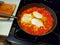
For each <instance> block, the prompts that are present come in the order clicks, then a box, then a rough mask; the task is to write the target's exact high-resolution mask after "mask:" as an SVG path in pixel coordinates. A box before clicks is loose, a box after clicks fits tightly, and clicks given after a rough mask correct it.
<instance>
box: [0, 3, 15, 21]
mask: <svg viewBox="0 0 60 45" xmlns="http://www.w3.org/2000/svg"><path fill="white" fill-rule="evenodd" d="M15 7H16V5H15V4H11V3H8V2H4V3H2V4H1V5H0V14H5V15H8V16H11V15H12V14H13V12H14V10H15ZM0 19H1V20H2V19H4V20H7V19H8V18H2V17H0Z"/></svg>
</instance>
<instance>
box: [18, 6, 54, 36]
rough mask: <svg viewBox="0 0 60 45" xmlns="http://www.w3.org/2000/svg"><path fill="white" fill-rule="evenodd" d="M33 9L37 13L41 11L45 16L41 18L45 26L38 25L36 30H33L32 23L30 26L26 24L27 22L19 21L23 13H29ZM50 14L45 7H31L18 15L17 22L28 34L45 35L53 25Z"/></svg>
mask: <svg viewBox="0 0 60 45" xmlns="http://www.w3.org/2000/svg"><path fill="white" fill-rule="evenodd" d="M34 11H37V12H39V13H41V14H42V15H43V16H44V17H45V18H42V19H41V20H42V23H43V24H44V26H45V27H43V26H40V27H39V28H38V29H37V31H34V30H35V29H34V26H35V25H33V24H31V25H30V27H29V26H28V24H27V23H26V24H24V23H22V22H21V18H22V17H23V15H24V14H30V13H32V12H34ZM51 15H52V14H51V13H50V12H49V11H48V10H46V9H45V8H38V7H32V8H29V9H26V10H24V11H23V12H22V13H21V14H20V15H19V17H20V19H19V24H20V26H21V28H22V29H23V31H25V32H26V33H28V34H31V35H39V36H40V35H45V34H46V33H48V32H49V31H51V28H52V27H53V22H54V21H53V17H52V16H51Z"/></svg>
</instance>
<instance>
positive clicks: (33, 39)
mask: <svg viewBox="0 0 60 45" xmlns="http://www.w3.org/2000/svg"><path fill="white" fill-rule="evenodd" d="M41 2H42V3H44V4H46V5H47V6H49V7H50V8H52V9H53V10H54V11H55V13H56V16H57V20H58V23H57V26H56V28H55V29H54V31H53V32H51V33H49V34H47V35H45V36H32V35H29V34H27V33H25V32H24V31H22V29H20V27H19V26H18V24H17V20H16V19H15V20H14V22H13V25H12V27H11V31H10V34H9V37H8V39H7V40H8V41H9V42H12V43H16V44H21V45H24V44H26V45H49V44H50V45H60V44H59V42H60V23H59V22H60V16H59V15H60V13H59V12H60V9H59V8H60V6H59V3H57V2H58V1H54V0H52V1H51V0H50V1H47V0H43V1H42V0H40V1H36V0H33V1H32V0H29V1H28V0H22V1H21V3H20V6H19V9H20V8H21V7H23V6H24V5H26V4H29V3H41ZM54 5H55V6H54ZM19 9H18V11H19ZM18 11H17V12H18Z"/></svg>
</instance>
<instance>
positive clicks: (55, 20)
mask: <svg viewBox="0 0 60 45" xmlns="http://www.w3.org/2000/svg"><path fill="white" fill-rule="evenodd" d="M35 6H36V7H40V8H46V10H48V11H49V12H50V13H51V16H52V17H53V19H54V24H53V27H52V28H51V30H50V31H49V32H48V33H46V34H42V35H33V36H43V35H47V34H49V33H51V32H52V31H53V30H54V28H55V27H56V25H57V17H56V14H55V12H54V11H53V10H52V9H51V8H49V7H48V6H46V5H44V4H42V3H31V4H27V5H25V6H23V7H22V8H21V9H20V10H19V11H18V14H17V22H18V25H19V27H20V28H21V29H22V30H23V31H24V29H23V28H22V27H21V26H20V24H19V19H20V18H19V15H20V14H21V13H22V12H23V11H24V10H26V9H29V8H31V7H35ZM29 35H30V34H29Z"/></svg>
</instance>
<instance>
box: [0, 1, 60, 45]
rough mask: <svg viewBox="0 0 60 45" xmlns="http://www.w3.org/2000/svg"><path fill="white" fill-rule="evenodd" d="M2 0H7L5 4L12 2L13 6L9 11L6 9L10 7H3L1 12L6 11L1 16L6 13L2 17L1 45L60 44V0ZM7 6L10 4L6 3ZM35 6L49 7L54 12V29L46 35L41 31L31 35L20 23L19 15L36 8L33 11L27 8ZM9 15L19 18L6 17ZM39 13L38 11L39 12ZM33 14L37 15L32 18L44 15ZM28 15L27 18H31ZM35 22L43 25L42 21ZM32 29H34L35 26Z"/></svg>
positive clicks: (0, 21)
mask: <svg viewBox="0 0 60 45" xmlns="http://www.w3.org/2000/svg"><path fill="white" fill-rule="evenodd" d="M0 1H2V3H4V2H5V4H10V6H11V7H9V8H10V9H11V10H10V11H11V12H10V11H8V10H7V12H8V13H6V10H5V9H9V8H4V9H3V10H4V11H1V10H0V13H3V12H4V13H3V14H1V15H0V16H1V17H3V16H2V15H4V14H5V15H6V16H5V17H3V18H1V17H0V45H60V31H59V30H60V20H59V19H60V16H59V14H60V0H0ZM32 3H34V4H33V5H32ZM37 3H38V5H37ZM0 4H1V3H0ZM35 4H36V5H35ZM12 5H13V6H12ZM40 5H42V6H41V7H39V6H40ZM4 6H5V5H4ZM4 6H3V5H2V7H4ZM6 6H8V5H6ZM34 6H37V7H39V8H41V9H42V10H45V9H47V10H48V11H49V12H50V13H51V14H52V17H53V18H54V19H53V20H54V21H55V22H54V25H53V27H52V28H51V30H52V31H51V32H49V31H48V33H47V34H45V35H43V34H42V33H41V32H40V33H37V32H36V33H33V34H34V35H33V34H32V35H31V33H26V32H24V30H23V29H22V28H21V27H20V25H19V24H20V22H19V21H18V20H19V17H18V15H20V14H21V12H23V13H28V14H29V13H31V12H32V11H33V10H35V9H36V8H35V9H33V10H32V11H31V12H28V11H26V10H28V9H29V8H30V10H31V7H34ZM44 7H45V9H44ZM23 10H25V11H23ZM38 11H39V10H38ZM40 12H41V11H40ZM23 13H22V14H23ZM41 13H42V12H41ZM22 14H21V15H22ZM28 14H25V15H26V16H27V15H28ZM44 14H45V13H44ZM8 15H9V16H14V17H18V18H17V19H18V20H17V19H15V18H6V17H7V16H8ZM32 15H33V14H32ZM37 15H38V13H37ZM46 15H47V14H46ZM33 16H35V17H32V16H31V17H32V18H36V17H38V18H41V17H42V16H40V17H39V15H38V16H36V15H33ZM21 17H23V16H20V18H21ZM27 17H29V16H27ZM27 17H26V20H27V19H29V18H27ZM23 18H25V17H23ZM4 19H5V20H4ZM48 19H49V18H48ZM50 19H51V18H50ZM22 20H23V19H22ZM26 20H25V21H26ZM39 20H40V19H39ZM51 20H52V19H51ZM23 21H24V20H23ZM27 22H28V21H27ZM37 22H39V21H37ZM24 23H25V22H24ZM33 24H36V25H37V26H38V27H40V24H41V25H43V24H42V23H41V22H40V24H38V23H33ZM49 24H52V23H50V22H49ZM29 25H30V24H29ZM47 25H48V23H47ZM47 25H46V26H47ZM34 26H35V25H34ZM31 28H32V27H31ZM31 28H30V29H31ZM35 29H36V28H35ZM31 30H33V28H32V29H31ZM41 31H42V30H41ZM43 33H45V32H43ZM38 34H42V36H41V35H38Z"/></svg>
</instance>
